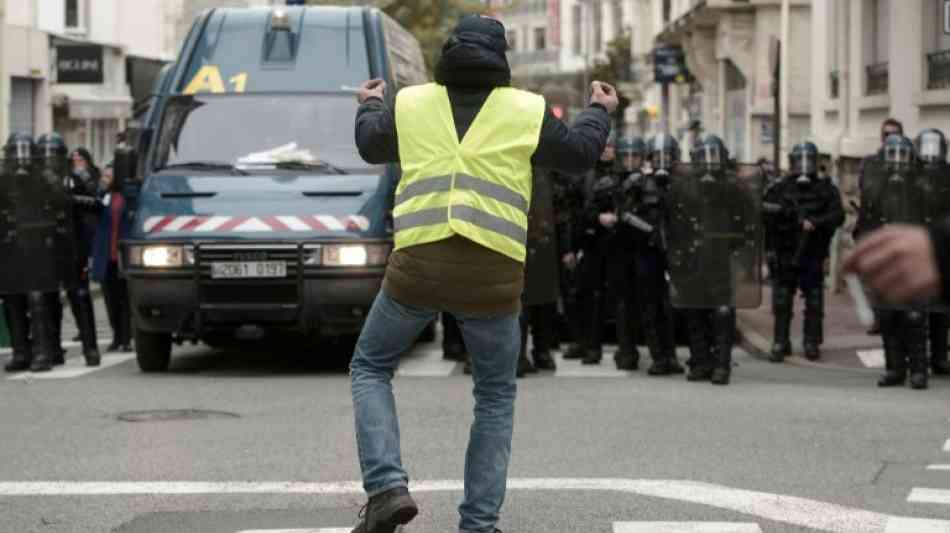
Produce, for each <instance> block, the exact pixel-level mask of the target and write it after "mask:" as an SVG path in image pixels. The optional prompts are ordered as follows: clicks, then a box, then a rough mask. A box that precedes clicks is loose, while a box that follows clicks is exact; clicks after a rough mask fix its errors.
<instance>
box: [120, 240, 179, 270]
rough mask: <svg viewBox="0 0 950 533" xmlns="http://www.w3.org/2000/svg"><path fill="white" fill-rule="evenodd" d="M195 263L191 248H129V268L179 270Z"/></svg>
mask: <svg viewBox="0 0 950 533" xmlns="http://www.w3.org/2000/svg"><path fill="white" fill-rule="evenodd" d="M194 263H195V254H194V249H193V248H192V247H191V246H182V245H175V244H148V245H136V246H130V247H129V266H133V267H144V268H180V267H182V266H186V265H193V264H194Z"/></svg>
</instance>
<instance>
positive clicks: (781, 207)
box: [764, 150, 845, 362]
mask: <svg viewBox="0 0 950 533" xmlns="http://www.w3.org/2000/svg"><path fill="white" fill-rule="evenodd" d="M816 154H817V150H816ZM793 156H794V152H793ZM765 203H766V205H767V206H769V207H767V208H766V209H765V210H764V213H765V215H764V218H765V228H766V254H767V258H768V261H769V270H770V273H771V276H772V311H773V313H774V315H775V329H774V345H773V349H772V360H773V361H776V362H780V361H782V360H783V359H784V358H785V357H786V356H787V355H789V354H790V352H791V343H790V331H789V329H790V326H791V320H792V314H793V307H794V305H793V304H794V302H793V300H794V297H795V294H796V292H797V291H798V290H801V292H802V295H803V297H804V300H805V314H804V319H805V320H804V328H803V329H804V331H803V334H804V346H805V356H806V357H808V358H809V359H817V358H818V357H819V355H820V352H819V346H820V345H821V344H822V341H823V318H824V263H825V259H827V258H828V252H829V246H830V244H831V240H832V238H833V237H834V234H835V231H836V230H837V229H838V228H839V227H840V226H841V225H842V224H843V223H844V217H845V215H844V208H843V207H842V205H841V195H840V193H839V192H838V188H837V187H836V186H835V185H834V183H833V182H832V180H831V179H830V178H827V177H824V178H822V177H819V176H818V175H817V173H816V171H814V170H813V171H812V172H810V173H808V174H791V175H788V176H786V177H785V178H783V179H781V180H779V181H778V182H776V183H774V184H772V185H771V186H770V187H769V188H768V190H767V191H766V193H765ZM806 221H807V222H808V223H810V224H811V225H813V226H814V230H812V231H805V230H804V229H803V224H805V222H806Z"/></svg>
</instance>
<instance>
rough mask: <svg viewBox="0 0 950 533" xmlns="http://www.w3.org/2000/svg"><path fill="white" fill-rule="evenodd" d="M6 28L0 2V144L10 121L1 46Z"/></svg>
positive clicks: (8, 79)
mask: <svg viewBox="0 0 950 533" xmlns="http://www.w3.org/2000/svg"><path fill="white" fill-rule="evenodd" d="M6 28H7V19H6V2H5V1H0V143H5V142H7V136H9V135H10V133H9V131H8V130H9V129H10V128H9V126H10V119H9V117H7V109H9V107H10V102H8V101H7V98H8V95H7V91H8V90H9V86H10V77H9V76H7V71H6V68H5V65H4V61H3V58H4V56H5V55H6V54H7V48H6V46H3V44H4V39H5V36H6Z"/></svg>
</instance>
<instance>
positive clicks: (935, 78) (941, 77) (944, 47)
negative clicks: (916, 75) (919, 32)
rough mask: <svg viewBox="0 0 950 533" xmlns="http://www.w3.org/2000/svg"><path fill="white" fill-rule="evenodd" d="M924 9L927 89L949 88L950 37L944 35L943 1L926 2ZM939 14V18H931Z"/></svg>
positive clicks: (929, 0) (931, 0) (930, 0)
mask: <svg viewBox="0 0 950 533" xmlns="http://www.w3.org/2000/svg"><path fill="white" fill-rule="evenodd" d="M927 4H929V5H926V6H925V8H924V50H925V51H926V52H927V88H928V89H931V90H933V89H948V88H950V35H948V34H946V33H944V31H943V30H944V26H943V25H944V20H943V9H944V1H943V0H928V2H927ZM934 13H939V14H940V16H933V14H934Z"/></svg>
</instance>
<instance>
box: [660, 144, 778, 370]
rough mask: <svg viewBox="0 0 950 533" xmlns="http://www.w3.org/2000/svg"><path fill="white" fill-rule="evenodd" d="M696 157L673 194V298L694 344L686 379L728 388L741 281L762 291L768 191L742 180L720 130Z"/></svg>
mask: <svg viewBox="0 0 950 533" xmlns="http://www.w3.org/2000/svg"><path fill="white" fill-rule="evenodd" d="M690 160H691V162H692V163H691V164H690V165H688V166H686V165H683V166H679V167H677V169H676V170H675V171H674V177H673V187H672V189H671V194H670V203H671V215H670V228H669V234H670V235H669V249H668V259H669V269H670V278H671V284H672V287H673V289H672V292H673V298H672V300H673V302H672V303H673V306H674V307H676V308H678V309H683V310H684V315H685V318H686V326H687V331H688V334H689V348H690V359H689V361H688V365H689V367H690V371H689V375H688V376H687V379H689V380H690V381H705V380H710V381H711V382H712V383H713V384H716V385H727V384H729V379H730V375H731V373H732V348H733V345H734V343H735V331H736V307H737V305H739V304H740V302H741V301H742V300H743V296H740V291H741V292H742V293H743V294H744V293H745V292H747V291H743V290H742V289H743V288H744V287H740V286H739V284H740V283H749V282H751V283H752V284H753V285H752V286H753V288H756V289H757V288H758V283H757V279H758V277H757V275H756V274H757V272H756V270H757V269H758V246H757V239H756V237H757V235H758V234H759V231H758V225H759V221H758V212H757V210H756V208H755V202H757V201H758V198H757V194H758V191H759V190H761V189H759V188H755V189H753V188H751V187H745V188H743V187H742V186H741V185H740V183H739V175H738V173H737V171H736V169H735V168H734V166H733V165H731V164H730V162H729V152H728V150H727V149H726V147H725V145H724V144H723V142H722V139H720V138H719V137H717V136H715V135H706V136H705V137H703V138H702V139H701V140H700V141H699V142H698V143H697V144H696V145H695V146H694V148H693V151H692V153H691V154H690ZM752 168H755V167H752ZM751 176H752V177H751V178H750V179H749V181H750V182H752V183H753V184H755V185H758V183H755V182H756V181H757V180H756V178H755V177H756V176H760V173H759V172H758V171H756V172H755V173H753V174H751ZM758 181H759V182H761V179H759V180H758ZM753 191H755V192H753ZM757 292H758V291H753V293H757ZM757 303H758V298H755V304H757Z"/></svg>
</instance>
